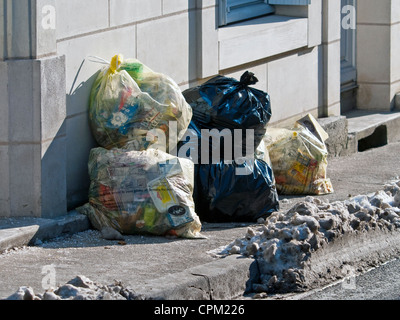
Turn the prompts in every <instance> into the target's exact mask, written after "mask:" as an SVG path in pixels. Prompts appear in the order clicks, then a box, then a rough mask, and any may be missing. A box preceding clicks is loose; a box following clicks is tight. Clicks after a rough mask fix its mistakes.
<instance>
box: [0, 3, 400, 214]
mask: <svg viewBox="0 0 400 320" xmlns="http://www.w3.org/2000/svg"><path fill="white" fill-rule="evenodd" d="M232 1H233V0H232ZM233 2H235V1H233ZM233 2H230V0H224V1H220V0H85V1H78V0H18V1H13V0H0V217H14V216H15V217H16V216H31V217H44V218H55V217H58V216H62V215H65V214H66V213H67V212H68V211H69V210H72V209H74V208H75V207H76V206H79V205H81V204H83V203H85V202H86V201H87V193H88V187H89V177H88V173H87V164H88V156H89V152H90V150H91V148H93V147H95V146H96V144H95V142H94V139H93V137H92V134H91V132H90V127H89V121H88V100H89V92H90V90H91V86H92V84H93V81H94V79H95V77H96V73H97V72H98V70H99V69H100V68H102V67H103V65H102V64H99V63H98V62H95V59H93V58H91V57H93V56H97V57H100V58H102V59H105V60H107V61H108V60H111V58H112V56H114V55H115V54H122V55H124V56H125V57H126V58H137V59H138V60H140V61H141V62H143V63H144V64H145V65H147V66H149V67H150V68H151V69H153V70H154V71H157V72H160V73H164V74H167V75H169V76H170V77H171V78H172V79H174V80H175V82H176V83H178V84H179V86H180V87H181V89H182V90H185V89H187V88H190V87H193V86H197V85H199V84H201V83H203V82H205V81H206V80H208V79H210V78H211V77H213V76H215V75H218V74H221V75H226V76H231V77H234V78H240V76H241V74H242V73H243V72H245V71H247V70H250V71H252V72H253V73H254V74H255V75H256V76H257V78H258V79H259V83H258V84H257V85H256V87H257V88H259V89H261V90H264V91H266V92H268V93H269V94H270V96H271V102H272V113H273V117H272V120H271V125H272V126H286V125H290V124H291V123H292V122H293V121H294V120H296V119H298V118H299V117H301V116H303V115H305V114H307V113H311V114H313V115H314V116H316V117H320V118H321V117H329V116H338V115H341V114H345V112H347V111H349V110H351V109H353V108H359V109H368V110H379V111H391V110H393V109H394V108H395V96H396V94H397V93H398V92H400V59H399V57H400V41H399V39H400V0H381V1H375V0H358V1H356V0H310V1H309V0H269V1H268V0H267V1H246V0H243V1H241V2H242V3H241V4H240V5H239V6H237V8H239V9H240V8H244V9H246V10H247V11H249V12H251V13H250V16H245V17H244V19H246V18H250V19H246V20H242V18H243V17H242V18H240V17H239V18H234V19H233V20H232V21H231V20H229V19H231V17H233V15H232V16H229V17H228V16H227V15H229V14H231V12H233V11H232V10H231V9H232V8H231V7H229V6H230V5H232V3H233ZM236 2H238V1H237V0H236ZM239 2H240V1H239ZM246 2H247V3H246ZM252 2H254V4H252V5H260V6H264V7H263V8H266V7H265V5H268V8H270V9H271V12H270V14H269V15H266V16H258V15H257V14H254V12H255V10H254V8H255V7H253V9H252V8H251V7H249V5H251V3H252ZM246 6H247V8H246ZM240 10H242V9H240ZM247 11H246V12H247ZM246 12H245V11H241V12H240V15H242V14H247V13H246ZM251 14H253V15H251ZM227 17H228V21H229V22H228V23H227V20H224V19H226V18H227ZM235 19H236V20H235Z"/></svg>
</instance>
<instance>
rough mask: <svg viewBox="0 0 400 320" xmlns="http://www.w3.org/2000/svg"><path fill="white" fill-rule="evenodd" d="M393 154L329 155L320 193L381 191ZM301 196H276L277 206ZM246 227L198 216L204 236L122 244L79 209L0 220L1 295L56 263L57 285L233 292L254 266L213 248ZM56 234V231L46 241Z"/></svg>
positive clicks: (394, 168)
mask: <svg viewBox="0 0 400 320" xmlns="http://www.w3.org/2000/svg"><path fill="white" fill-rule="evenodd" d="M399 154H400V143H398V142H396V143H391V144H389V145H387V146H384V147H381V148H377V149H371V150H368V151H366V152H362V153H356V154H353V155H350V156H347V157H341V158H333V159H330V161H329V164H328V177H329V178H331V180H332V183H333V186H334V189H335V193H334V194H331V195H327V196H321V197H320V198H325V199H329V200H331V201H334V200H345V199H348V198H349V197H351V196H356V195H359V194H368V193H371V192H375V191H377V190H380V189H381V188H382V186H383V184H385V183H386V182H387V181H389V180H392V179H394V178H396V177H398V176H400V158H399V156H398V155H399ZM303 199H304V197H287V198H286V199H285V198H284V197H281V209H282V210H286V209H288V208H290V207H291V206H293V204H294V203H296V202H297V201H300V200H303ZM248 226H249V224H232V223H227V224H207V223H204V225H203V232H202V233H203V234H204V235H205V236H206V237H207V239H203V240H186V239H167V238H163V237H151V236H150V237H144V236H126V237H125V243H126V244H118V242H115V241H106V240H104V239H102V238H101V235H100V233H99V232H97V231H94V230H90V229H89V228H90V225H89V223H88V221H87V219H86V217H85V216H82V215H79V214H77V213H74V212H72V213H71V214H70V215H69V216H68V217H65V218H63V219H59V220H55V221H53V220H51V221H49V220H46V219H33V220H32V219H19V220H18V219H1V220H0V251H1V252H3V254H1V255H0V278H1V286H0V299H4V298H6V297H8V296H10V295H11V294H13V293H14V292H15V291H16V290H17V289H18V288H19V287H20V286H30V287H32V288H33V289H34V291H35V293H41V294H42V293H44V291H45V288H46V283H47V281H48V277H47V276H48V274H47V271H46V270H48V268H47V267H48V266H52V267H54V271H55V278H54V279H55V281H56V285H57V286H59V285H63V284H65V283H66V282H68V281H70V280H71V279H73V278H74V277H76V276H77V275H84V276H86V277H88V278H89V279H91V280H92V281H95V282H98V283H101V284H104V285H109V284H112V283H114V280H119V281H122V283H123V284H124V285H125V286H129V287H131V288H132V289H134V290H135V291H136V292H137V293H138V294H142V295H144V296H146V298H148V299H150V298H162V299H178V300H186V299H201V300H205V299H214V300H215V299H234V298H237V297H239V296H241V295H243V292H244V291H245V290H246V287H247V286H248V285H250V283H251V276H252V274H253V271H255V270H254V268H256V265H255V264H254V261H253V259H250V258H244V257H242V256H230V257H227V258H223V259H221V258H218V257H216V256H215V255H213V254H212V251H213V250H215V249H217V248H219V247H221V246H226V245H228V244H229V243H230V242H232V241H233V240H235V239H236V238H241V237H243V236H244V235H245V233H246V230H247V227H248ZM67 234H70V236H67V237H65V235H67ZM54 237H60V238H58V239H55V240H52V241H45V240H46V239H49V238H54ZM28 244H29V246H27V247H22V248H18V249H15V250H10V248H12V247H21V246H26V245H28ZM4 251H6V252H4Z"/></svg>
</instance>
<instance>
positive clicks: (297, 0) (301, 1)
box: [268, 0, 311, 6]
mask: <svg viewBox="0 0 400 320" xmlns="http://www.w3.org/2000/svg"><path fill="white" fill-rule="evenodd" d="M268 3H269V4H270V5H274V4H281V5H286V6H306V5H309V4H311V0H268Z"/></svg>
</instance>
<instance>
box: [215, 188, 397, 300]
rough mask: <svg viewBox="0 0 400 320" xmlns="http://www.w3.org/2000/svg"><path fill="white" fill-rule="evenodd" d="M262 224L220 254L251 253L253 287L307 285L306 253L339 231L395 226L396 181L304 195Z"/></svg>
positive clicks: (277, 289) (270, 289) (271, 289)
mask: <svg viewBox="0 0 400 320" xmlns="http://www.w3.org/2000/svg"><path fill="white" fill-rule="evenodd" d="M259 222H260V223H261V227H260V228H259V229H258V230H256V228H248V230H247V233H246V235H245V236H244V237H243V238H238V239H236V240H235V241H233V242H232V243H231V244H229V245H228V246H227V247H225V248H224V249H223V250H222V251H221V252H220V253H219V254H221V255H232V254H240V255H245V256H252V257H254V258H255V259H256V260H257V262H258V265H259V270H260V282H259V283H255V284H253V290H254V292H256V293H257V292H258V293H287V292H300V291H304V290H306V289H307V288H306V284H305V282H306V281H305V272H306V270H305V266H306V264H307V262H309V260H310V257H311V256H312V254H313V253H315V252H317V251H322V249H323V248H324V247H326V246H327V245H328V244H330V243H334V242H335V240H336V239H339V238H341V237H343V236H344V235H349V234H355V235H359V234H360V233H365V232H369V231H372V230H388V231H390V232H391V231H395V230H400V181H393V182H391V183H389V184H387V185H385V186H384V188H383V190H381V191H379V192H376V193H375V194H370V195H360V196H357V197H354V198H351V199H349V200H345V201H336V202H332V203H330V202H329V201H327V200H321V199H319V198H315V197H311V196H309V197H306V198H305V201H301V202H298V203H296V204H295V205H294V206H293V207H292V208H291V209H289V210H288V211H280V212H275V213H273V214H272V215H271V216H270V217H268V218H267V219H266V220H265V221H259Z"/></svg>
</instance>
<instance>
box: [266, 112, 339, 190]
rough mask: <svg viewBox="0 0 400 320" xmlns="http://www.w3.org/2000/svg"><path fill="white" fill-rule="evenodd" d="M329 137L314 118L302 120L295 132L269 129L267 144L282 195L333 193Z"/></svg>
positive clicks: (277, 185) (308, 117)
mask: <svg viewBox="0 0 400 320" xmlns="http://www.w3.org/2000/svg"><path fill="white" fill-rule="evenodd" d="M327 138H328V135H327V133H326V132H325V131H324V130H323V129H322V128H321V127H320V126H319V125H318V124H317V122H316V121H315V119H314V118H313V117H312V115H308V116H307V117H305V118H303V119H301V120H299V121H298V122H297V123H296V125H295V127H294V128H293V129H284V128H269V129H268V131H267V135H266V137H265V143H266V146H267V148H268V151H269V156H270V159H271V164H272V169H273V171H274V175H275V181H276V187H277V189H278V192H279V194H282V195H323V194H329V193H333V192H334V190H333V186H332V182H331V180H330V179H329V178H327V166H328V151H327V148H326V145H325V140H326V139H327Z"/></svg>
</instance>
